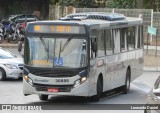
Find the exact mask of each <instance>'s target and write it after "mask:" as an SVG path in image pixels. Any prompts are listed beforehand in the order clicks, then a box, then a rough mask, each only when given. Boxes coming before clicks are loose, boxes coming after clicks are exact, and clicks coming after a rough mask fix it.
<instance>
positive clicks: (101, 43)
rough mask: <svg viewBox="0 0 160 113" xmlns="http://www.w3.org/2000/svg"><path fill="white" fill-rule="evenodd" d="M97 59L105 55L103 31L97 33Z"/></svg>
mask: <svg viewBox="0 0 160 113" xmlns="http://www.w3.org/2000/svg"><path fill="white" fill-rule="evenodd" d="M98 33H99V35H98V37H97V38H98V57H101V56H104V55H105V47H104V42H105V41H104V30H101V31H99V32H98Z"/></svg>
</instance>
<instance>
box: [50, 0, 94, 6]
mask: <svg viewBox="0 0 160 113" xmlns="http://www.w3.org/2000/svg"><path fill="white" fill-rule="evenodd" d="M50 3H51V4H53V5H60V6H62V7H64V6H74V7H81V8H83V7H96V3H95V0H50Z"/></svg>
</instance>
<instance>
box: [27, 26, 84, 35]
mask: <svg viewBox="0 0 160 113" xmlns="http://www.w3.org/2000/svg"><path fill="white" fill-rule="evenodd" d="M27 32H29V33H62V34H64V33H65V34H68V33H69V34H85V29H84V26H70V25H33V24H32V25H29V26H28V28H27Z"/></svg>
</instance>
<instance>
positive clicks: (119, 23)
mask: <svg viewBox="0 0 160 113" xmlns="http://www.w3.org/2000/svg"><path fill="white" fill-rule="evenodd" d="M24 63H25V64H24V75H23V93H24V95H25V96H27V95H30V94H38V95H39V98H40V100H47V99H48V96H49V95H70V96H85V97H92V98H93V99H95V100H99V99H100V98H101V94H102V92H106V91H109V90H112V89H115V88H120V89H121V90H122V91H123V92H124V93H128V91H129V88H130V82H131V81H132V80H134V79H135V78H137V77H138V76H140V75H141V74H142V71H143V26H142V19H140V18H131V17H125V16H124V15H122V14H117V13H98V12H97V13H95V12H89V13H75V14H70V15H67V16H66V17H65V18H61V19H60V20H55V21H37V22H31V23H28V25H27V28H26V39H25V47H24Z"/></svg>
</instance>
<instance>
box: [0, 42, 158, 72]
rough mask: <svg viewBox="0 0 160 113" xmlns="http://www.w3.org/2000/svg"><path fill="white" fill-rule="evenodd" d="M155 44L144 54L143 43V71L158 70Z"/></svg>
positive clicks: (8, 45)
mask: <svg viewBox="0 0 160 113" xmlns="http://www.w3.org/2000/svg"><path fill="white" fill-rule="evenodd" d="M0 47H4V48H15V49H16V48H18V44H10V43H5V44H0ZM155 48H156V47H155V46H148V50H149V51H150V52H152V51H153V52H152V54H146V52H145V50H146V49H147V46H146V45H144V68H143V70H144V71H160V55H158V56H157V57H155V52H154V51H155ZM157 50H158V52H159V54H160V46H157Z"/></svg>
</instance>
